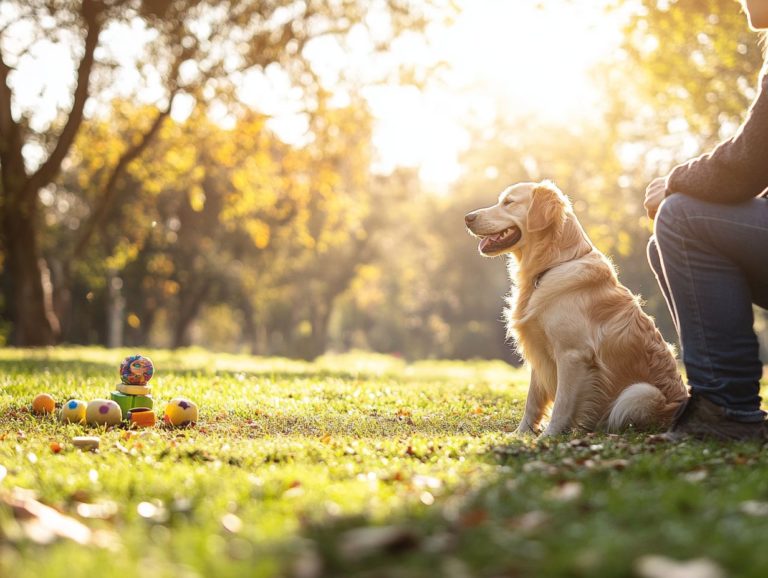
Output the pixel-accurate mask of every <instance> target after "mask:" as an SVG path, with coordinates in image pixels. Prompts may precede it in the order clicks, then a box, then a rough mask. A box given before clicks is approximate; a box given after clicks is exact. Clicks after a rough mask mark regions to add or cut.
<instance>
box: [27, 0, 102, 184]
mask: <svg viewBox="0 0 768 578" xmlns="http://www.w3.org/2000/svg"><path fill="white" fill-rule="evenodd" d="M103 11H104V6H103V5H102V3H101V2H100V1H99V0H83V8H82V15H83V19H84V20H85V23H86V25H87V32H86V35H85V42H84V46H83V57H82V59H81V60H80V65H79V66H78V69H77V87H76V88H75V94H74V98H73V101H72V109H71V110H70V112H69V116H68V117H67V122H66V124H65V125H64V128H63V129H62V131H61V134H60V135H59V138H58V141H57V142H56V146H55V147H54V149H53V151H52V152H51V154H50V155H49V157H48V159H47V160H46V161H45V162H44V163H43V164H42V165H41V166H40V168H39V169H38V170H37V171H36V172H35V173H34V174H33V175H32V176H31V177H30V178H29V181H28V183H27V186H26V187H25V191H24V193H25V194H28V195H34V194H37V191H38V190H39V189H41V188H42V187H44V186H45V185H47V184H48V183H50V182H51V181H52V180H53V179H54V178H56V175H57V174H58V172H59V170H60V169H61V163H62V162H63V161H64V158H65V157H66V156H67V154H68V153H69V149H70V148H71V146H72V143H73V142H74V141H75V137H76V136H77V133H78V131H79V130H80V125H81V124H82V122H83V108H84V107H85V103H86V101H87V100H88V96H89V90H88V89H89V83H90V78H91V70H92V69H93V63H94V52H95V51H96V47H97V46H98V43H99V34H100V33H101V28H102V19H101V15H102V13H103Z"/></svg>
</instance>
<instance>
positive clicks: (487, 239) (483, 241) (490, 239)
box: [477, 235, 496, 253]
mask: <svg viewBox="0 0 768 578" xmlns="http://www.w3.org/2000/svg"><path fill="white" fill-rule="evenodd" d="M495 240H496V235H491V236H490V237H483V238H482V239H480V245H479V246H478V247H477V248H478V250H479V251H480V252H481V253H482V252H483V251H484V250H485V248H486V247H487V246H488V245H490V244H491V243H493V241H495Z"/></svg>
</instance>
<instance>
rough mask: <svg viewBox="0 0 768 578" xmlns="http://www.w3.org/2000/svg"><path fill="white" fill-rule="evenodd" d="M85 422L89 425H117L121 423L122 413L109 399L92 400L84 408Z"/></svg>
mask: <svg viewBox="0 0 768 578" xmlns="http://www.w3.org/2000/svg"><path fill="white" fill-rule="evenodd" d="M85 421H87V422H88V423H89V424H91V425H117V424H119V423H120V422H121V421H123V412H122V410H121V409H120V406H119V405H117V404H116V403H115V402H114V401H112V400H111V399H94V400H93V401H91V402H90V403H89V404H88V406H87V407H86V408H85Z"/></svg>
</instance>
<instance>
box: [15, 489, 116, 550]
mask: <svg viewBox="0 0 768 578" xmlns="http://www.w3.org/2000/svg"><path fill="white" fill-rule="evenodd" d="M0 500H2V502H3V503H4V504H6V505H8V506H9V507H10V508H11V511H12V512H13V515H14V517H15V518H16V520H17V521H18V522H19V525H20V527H21V530H22V531H23V533H24V536H25V537H26V538H28V539H29V540H31V541H33V542H35V543H36V544H50V543H52V542H54V541H56V540H58V539H67V540H72V541H74V542H77V543H78V544H81V545H83V546H99V547H116V545H117V536H116V535H114V534H112V533H111V532H105V531H99V532H93V531H92V530H91V529H90V528H88V526H86V525H85V524H83V523H82V522H79V521H77V520H76V519H74V518H72V517H70V516H66V515H64V514H62V513H61V512H59V511H57V510H55V509H53V508H51V507H50V506H46V505H45V504H43V503H42V502H38V501H37V500H36V499H35V497H34V493H33V492H30V491H25V490H19V489H16V490H14V491H13V493H12V494H10V495H4V496H2V497H1V498H0Z"/></svg>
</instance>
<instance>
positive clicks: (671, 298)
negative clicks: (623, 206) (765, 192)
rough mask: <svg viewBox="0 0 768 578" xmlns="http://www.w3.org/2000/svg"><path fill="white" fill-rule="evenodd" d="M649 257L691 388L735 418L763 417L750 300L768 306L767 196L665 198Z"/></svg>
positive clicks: (758, 361) (757, 352) (755, 338)
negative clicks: (731, 201)
mask: <svg viewBox="0 0 768 578" xmlns="http://www.w3.org/2000/svg"><path fill="white" fill-rule="evenodd" d="M648 260H649V262H650V264H651V268H652V269H653V272H654V273H655V274H656V279H657V280H658V282H659V286H660V287H661V290H662V292H663V293H664V297H665V298H666V300H667V305H668V306H669V310H670V312H671V314H672V319H673V321H674V323H675V327H676V328H677V332H678V335H679V336H680V345H681V348H682V356H683V363H684V364H685V369H686V373H687V375H688V385H689V386H690V387H691V392H692V393H695V394H698V395H702V396H703V397H706V398H707V399H709V400H710V401H712V402H713V403H716V404H717V405H719V406H721V407H723V408H725V410H726V414H727V415H729V416H730V417H731V418H732V419H734V420H737V421H761V420H763V419H764V417H765V412H763V411H761V410H760V394H759V392H760V384H759V382H760V377H761V376H762V371H763V367H762V364H761V362H760V358H759V345H758V340H757V336H756V335H755V331H754V328H753V324H754V316H753V309H752V304H753V303H754V304H756V305H758V306H760V307H762V308H763V309H768V199H763V198H755V199H752V200H749V201H747V202H744V203H740V204H737V205H721V204H714V203H708V202H706V201H700V200H698V199H694V198H692V197H689V196H686V195H682V194H679V193H677V194H673V195H671V196H669V197H667V198H666V199H665V200H664V202H663V203H662V205H661V207H660V209H659V213H658V216H657V217H656V235H655V237H652V238H651V241H650V243H649V244H648Z"/></svg>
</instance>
